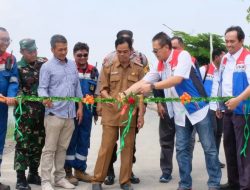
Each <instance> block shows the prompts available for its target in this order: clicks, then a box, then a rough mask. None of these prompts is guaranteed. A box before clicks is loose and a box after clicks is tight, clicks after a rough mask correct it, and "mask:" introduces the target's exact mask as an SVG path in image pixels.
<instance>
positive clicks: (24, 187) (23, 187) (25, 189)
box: [16, 179, 31, 190]
mask: <svg viewBox="0 0 250 190" xmlns="http://www.w3.org/2000/svg"><path fill="white" fill-rule="evenodd" d="M16 189H18V190H31V187H30V186H29V184H28V182H27V181H26V179H25V180H20V181H18V182H16Z"/></svg>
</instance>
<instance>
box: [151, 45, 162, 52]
mask: <svg viewBox="0 0 250 190" xmlns="http://www.w3.org/2000/svg"><path fill="white" fill-rule="evenodd" d="M163 47H164V46H162V47H161V48H158V49H153V51H152V52H153V53H154V54H157V53H158V51H159V50H160V49H162V48H163Z"/></svg>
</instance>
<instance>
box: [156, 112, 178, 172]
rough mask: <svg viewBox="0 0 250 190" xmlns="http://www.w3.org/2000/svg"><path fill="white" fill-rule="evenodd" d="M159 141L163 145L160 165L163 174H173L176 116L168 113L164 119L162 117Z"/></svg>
mask: <svg viewBox="0 0 250 190" xmlns="http://www.w3.org/2000/svg"><path fill="white" fill-rule="evenodd" d="M159 137H160V138H159V141H160V146H161V156H160V167H161V170H162V174H172V170H173V152H174V137H175V124H174V118H172V119H170V117H169V115H168V114H165V115H164V119H161V118H160V123H159Z"/></svg>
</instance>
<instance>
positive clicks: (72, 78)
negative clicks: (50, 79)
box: [68, 73, 79, 87]
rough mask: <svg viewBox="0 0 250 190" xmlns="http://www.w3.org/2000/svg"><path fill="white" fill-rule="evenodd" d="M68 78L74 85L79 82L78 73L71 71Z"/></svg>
mask: <svg viewBox="0 0 250 190" xmlns="http://www.w3.org/2000/svg"><path fill="white" fill-rule="evenodd" d="M68 79H69V81H68V82H69V84H70V85H72V86H74V87H75V86H76V85H77V82H78V80H79V78H78V75H76V73H70V74H69V76H68Z"/></svg>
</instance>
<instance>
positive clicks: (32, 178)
mask: <svg viewBox="0 0 250 190" xmlns="http://www.w3.org/2000/svg"><path fill="white" fill-rule="evenodd" d="M27 182H28V183H29V184H35V185H41V177H40V176H39V175H38V174H32V173H29V175H28V178H27Z"/></svg>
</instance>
